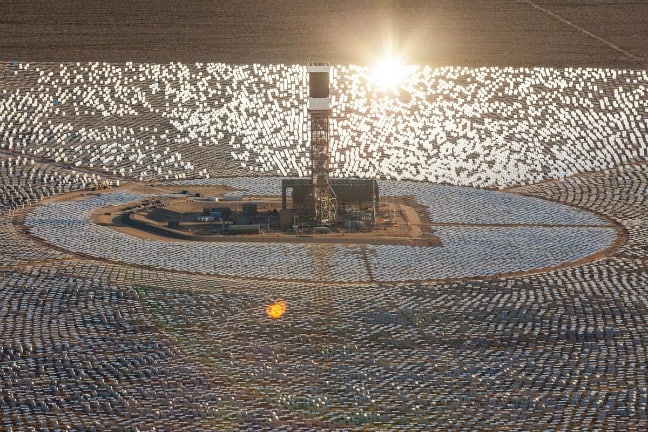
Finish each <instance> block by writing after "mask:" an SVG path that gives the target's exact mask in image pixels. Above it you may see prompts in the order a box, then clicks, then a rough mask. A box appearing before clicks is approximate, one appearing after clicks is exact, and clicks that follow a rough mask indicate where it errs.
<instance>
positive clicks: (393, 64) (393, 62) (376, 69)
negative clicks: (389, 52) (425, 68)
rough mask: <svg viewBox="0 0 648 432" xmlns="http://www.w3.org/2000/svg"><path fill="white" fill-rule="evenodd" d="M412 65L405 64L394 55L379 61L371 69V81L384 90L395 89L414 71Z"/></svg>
mask: <svg viewBox="0 0 648 432" xmlns="http://www.w3.org/2000/svg"><path fill="white" fill-rule="evenodd" d="M412 69H413V67H412V66H408V65H406V64H404V63H403V62H402V61H401V60H400V59H399V58H397V57H394V56H389V57H385V58H383V59H382V60H380V61H378V62H377V63H376V64H375V65H374V66H373V67H372V68H371V70H370V73H369V78H370V80H371V82H372V83H373V84H374V85H375V86H376V87H378V88H379V89H380V90H383V91H395V90H396V89H398V87H399V86H401V85H402V84H403V83H404V82H405V80H406V79H407V77H408V76H409V75H410V74H411V73H412Z"/></svg>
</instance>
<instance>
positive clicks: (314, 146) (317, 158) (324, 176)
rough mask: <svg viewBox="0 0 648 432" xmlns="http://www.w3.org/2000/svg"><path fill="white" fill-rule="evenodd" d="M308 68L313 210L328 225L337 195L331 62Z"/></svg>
mask: <svg viewBox="0 0 648 432" xmlns="http://www.w3.org/2000/svg"><path fill="white" fill-rule="evenodd" d="M306 70H307V72H308V114H309V117H310V132H311V180H312V184H313V191H312V206H313V208H312V210H311V212H312V214H313V218H314V219H313V222H314V223H315V225H319V226H325V225H329V224H332V223H334V222H335V216H336V210H337V198H336V196H335V192H334V191H333V188H332V187H331V183H330V179H329V173H330V160H331V153H330V150H329V137H330V136H329V119H330V117H331V98H330V95H329V82H330V74H331V66H329V65H328V64H325V63H311V64H309V65H308V66H306Z"/></svg>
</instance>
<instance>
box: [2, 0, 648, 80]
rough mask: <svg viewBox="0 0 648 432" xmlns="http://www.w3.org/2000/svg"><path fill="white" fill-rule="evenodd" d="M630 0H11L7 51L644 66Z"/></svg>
mask: <svg viewBox="0 0 648 432" xmlns="http://www.w3.org/2000/svg"><path fill="white" fill-rule="evenodd" d="M647 21H648V2H645V1H630V0H626V1H623V0H610V1H605V2H602V1H598V0H567V1H564V0H560V1H559V0H533V1H532V0H518V1H512V0H479V1H475V0H435V1H425V0H329V1H327V2H314V1H304V0H264V1H258V0H193V1H190V2H178V1H171V0H140V1H137V2H135V1H131V0H112V1H109V2H97V1H93V0H5V1H3V4H2V14H1V16H0V61H12V60H14V59H18V60H21V61H52V62H59V61H107V62H125V61H134V62H160V63H166V62H169V61H181V62H196V61H204V62H227V63H255V62H256V63H306V62H308V61H314V60H315V61H323V60H324V61H329V62H331V63H333V64H348V63H351V64H367V63H371V62H372V61H373V60H374V59H375V58H376V57H378V56H381V55H382V53H383V52H384V51H385V49H386V47H388V46H390V45H391V46H393V47H394V50H395V51H397V52H400V53H402V54H403V55H404V57H405V58H406V60H407V61H409V62H411V63H417V64H428V65H435V66H437V65H463V66H489V65H493V66H573V67H578V66H603V67H632V68H646V66H647V65H648V63H647V61H646V58H648V43H647V42H648V33H647V32H646V24H645V23H646V22H647Z"/></svg>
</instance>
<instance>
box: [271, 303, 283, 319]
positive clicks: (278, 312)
mask: <svg viewBox="0 0 648 432" xmlns="http://www.w3.org/2000/svg"><path fill="white" fill-rule="evenodd" d="M284 313H286V302H285V301H283V300H277V301H275V302H272V303H270V304H269V305H268V306H266V315H268V318H272V319H278V318H281V317H282V316H283V314H284Z"/></svg>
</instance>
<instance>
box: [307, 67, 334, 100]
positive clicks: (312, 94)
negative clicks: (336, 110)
mask: <svg viewBox="0 0 648 432" xmlns="http://www.w3.org/2000/svg"><path fill="white" fill-rule="evenodd" d="M306 71H307V72H308V109H309V110H310V111H328V110H330V109H331V98H330V95H329V82H330V74H331V66H329V65H328V64H327V63H309V64H308V66H306Z"/></svg>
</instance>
